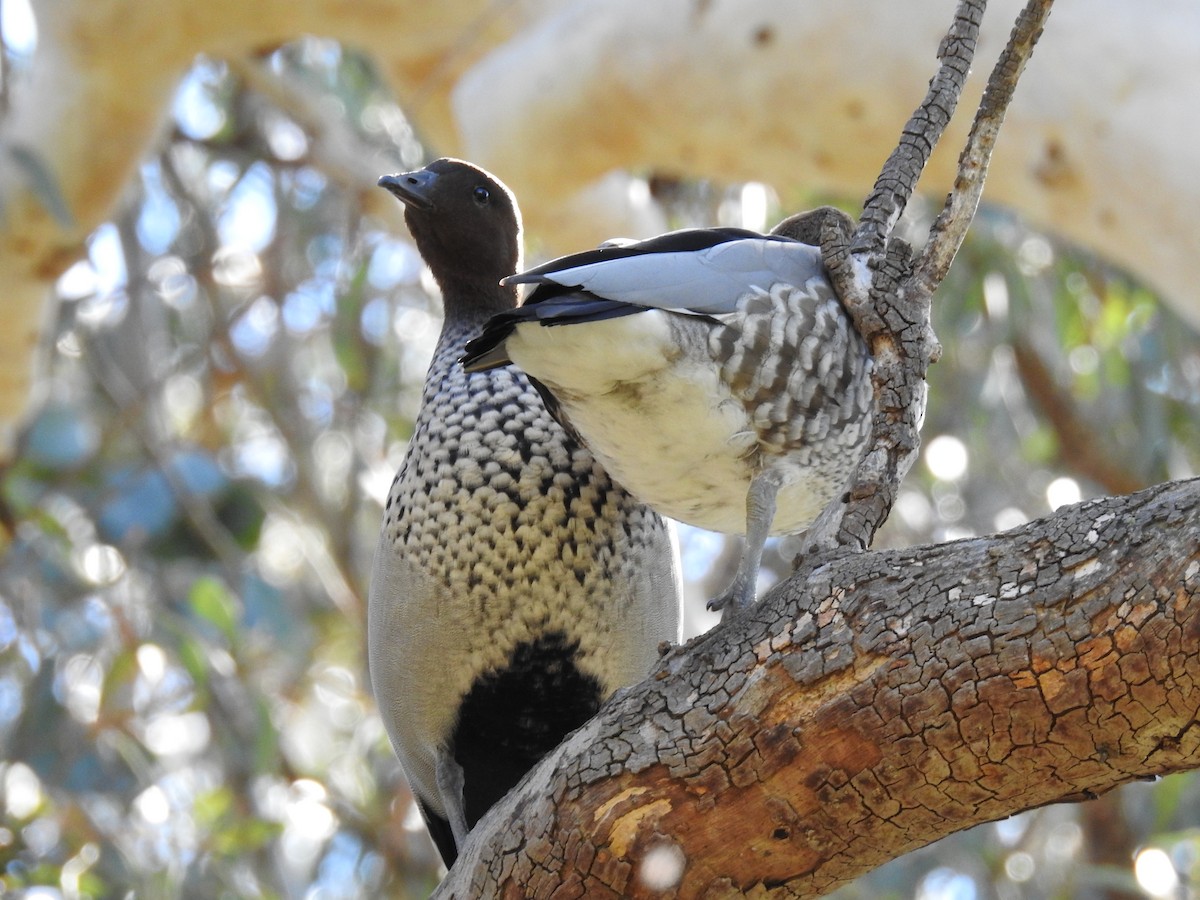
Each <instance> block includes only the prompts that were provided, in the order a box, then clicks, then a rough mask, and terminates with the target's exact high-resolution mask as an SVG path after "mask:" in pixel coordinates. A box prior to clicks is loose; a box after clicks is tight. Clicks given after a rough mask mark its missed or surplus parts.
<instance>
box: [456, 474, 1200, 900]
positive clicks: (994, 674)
mask: <svg viewBox="0 0 1200 900" xmlns="http://www.w3.org/2000/svg"><path fill="white" fill-rule="evenodd" d="M1198 599H1200V480H1192V481H1186V482H1176V483H1170V484H1165V485H1160V486H1158V487H1156V488H1152V489H1150V490H1147V491H1143V492H1141V493H1139V494H1134V495H1131V496H1128V497H1120V498H1108V499H1103V500H1096V501H1091V502H1088V503H1083V504H1079V505H1076V506H1073V507H1070V508H1066V509H1063V510H1060V511H1059V512H1058V513H1056V514H1054V515H1053V516H1050V517H1049V518H1046V519H1043V520H1040V521H1037V522H1033V523H1030V524H1028V525H1026V526H1024V527H1022V528H1020V529H1017V530H1014V531H1010V532H1005V533H1003V534H1000V535H996V536H993V537H987V538H978V539H974V540H969V541H958V542H955V543H950V544H942V545H938V546H932V547H918V548H911V549H907V550H890V551H886V552H873V553H865V554H857V555H854V556H847V557H843V558H842V559H840V560H837V561H835V562H833V563H831V564H830V565H828V566H826V567H825V568H824V569H822V570H821V571H820V572H819V573H817V574H816V575H814V576H813V577H811V578H810V579H809V580H808V581H807V582H803V583H802V582H799V581H797V580H795V579H793V580H791V581H789V582H787V583H785V584H784V585H781V586H780V588H779V589H777V590H776V591H774V592H772V594H771V595H769V596H768V598H766V599H765V600H764V601H763V602H762V603H760V604H759V606H758V607H756V608H755V609H754V611H753V612H752V613H751V614H750V615H748V616H747V617H746V618H745V619H740V620H737V621H736V622H735V623H734V625H733V627H732V628H731V629H720V630H719V631H718V632H716V633H710V634H708V635H706V636H703V637H701V638H698V639H696V640H694V641H692V642H691V643H690V644H689V645H687V646H686V647H683V648H680V649H678V650H676V651H673V652H672V653H671V654H670V655H669V656H668V657H667V658H666V659H664V660H663V661H662V663H661V664H660V666H659V668H658V670H657V671H656V672H655V673H654V674H653V675H652V676H651V677H650V679H648V680H647V681H645V682H643V683H642V684H640V685H638V686H636V687H634V688H632V689H630V690H628V691H625V692H622V693H620V694H618V695H617V696H616V697H615V698H614V699H613V700H612V701H611V702H610V703H609V704H608V705H607V706H606V707H605V708H604V709H603V710H602V711H601V713H600V714H599V715H598V716H597V717H596V718H595V719H593V720H592V721H591V722H589V723H588V724H587V725H586V726H584V727H583V728H582V729H581V730H580V731H578V732H576V733H575V734H574V735H572V736H571V737H570V738H569V739H568V740H567V741H566V743H564V744H563V745H562V746H561V747H560V748H559V749H558V750H557V751H556V752H555V753H554V754H552V755H551V756H550V757H549V758H548V759H546V760H544V761H543V763H542V764H541V765H539V766H538V768H536V769H535V770H534V771H533V773H531V775H530V777H528V778H527V779H526V780H525V782H524V783H523V784H522V785H521V786H520V787H519V788H518V789H517V790H516V791H514V792H513V793H512V794H511V795H509V797H507V798H506V799H505V800H504V801H502V802H501V803H500V804H498V805H497V806H496V807H495V808H494V809H493V810H492V811H491V813H489V815H488V816H487V818H485V819H484V820H483V821H482V822H481V823H480V825H479V826H478V827H477V828H476V830H475V831H474V832H473V835H472V838H471V840H470V841H469V842H468V844H467V847H466V848H465V851H464V853H463V856H462V857H461V859H460V861H459V864H458V865H456V866H455V868H454V870H453V871H452V872H451V873H450V876H449V877H448V878H447V880H446V881H445V882H444V883H443V885H442V887H441V889H440V890H439V892H438V894H437V896H439V897H443V898H447V897H458V898H466V897H478V896H489V897H490V896H502V897H513V896H519V897H552V896H553V897H555V898H558V897H583V896H587V897H618V896H622V897H642V896H646V897H649V896H658V895H659V894H658V893H657V892H656V891H654V890H651V889H650V886H649V885H650V883H652V881H653V879H655V878H662V879H665V881H658V882H653V883H658V884H660V888H659V890H663V889H674V890H675V891H677V893H676V894H674V896H679V897H709V896H727V895H730V894H734V893H737V892H745V893H751V894H752V895H754V896H779V897H809V896H816V895H818V894H821V893H824V892H827V891H829V890H832V889H833V888H835V887H837V886H838V885H840V884H843V883H845V882H847V881H849V880H850V879H852V878H854V877H856V876H858V875H861V874H863V873H864V872H867V871H869V870H870V869H872V868H874V867H875V866H877V865H879V864H881V863H883V862H885V861H886V860H888V859H891V858H894V857H896V856H898V855H900V854H901V853H904V852H907V851H909V850H913V849H915V848H917V847H920V846H923V845H925V844H928V843H930V842H932V841H935V840H937V839H938V838H941V837H944V836H945V835H947V834H950V833H952V832H955V831H959V830H961V829H963V828H967V827H969V826H971V825H975V824H978V823H981V822H988V821H992V820H995V819H998V818H1001V817H1003V816H1007V815H1011V814H1013V813H1015V812H1017V811H1019V810H1022V809H1028V808H1030V807H1035V806H1041V805H1044V804H1047V803H1053V802H1057V801H1063V800H1077V799H1083V798H1087V797H1092V796H1095V795H1097V794H1100V793H1103V792H1104V791H1107V790H1109V789H1111V788H1113V787H1115V786H1117V785H1118V784H1121V783H1124V782H1127V781H1131V780H1134V779H1140V778H1147V777H1152V776H1157V775H1164V774H1167V773H1170V772H1175V771H1179V770H1182V769H1189V768H1196V767H1200V724H1198V721H1197V709H1198V708H1200V662H1198V660H1200V603H1197V600H1198ZM664 873H665V874H664ZM671 875H673V876H674V878H673V879H672V878H670V877H668V876H671Z"/></svg>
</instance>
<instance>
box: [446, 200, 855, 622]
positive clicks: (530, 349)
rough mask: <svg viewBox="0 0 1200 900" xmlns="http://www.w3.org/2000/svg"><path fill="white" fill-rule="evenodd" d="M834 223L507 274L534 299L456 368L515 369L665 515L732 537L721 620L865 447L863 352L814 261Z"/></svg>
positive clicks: (812, 217) (500, 319)
mask: <svg viewBox="0 0 1200 900" xmlns="http://www.w3.org/2000/svg"><path fill="white" fill-rule="evenodd" d="M831 213H833V214H837V215H844V214H842V213H839V212H837V211H836V210H833V211H831V210H829V209H828V208H825V209H822V210H816V211H813V212H810V213H801V214H799V215H796V216H791V217H789V218H788V219H785V220H784V221H783V222H781V223H779V225H777V226H776V227H775V228H773V229H772V230H771V231H770V232H768V233H765V234H763V233H758V232H755V231H750V230H746V229H741V228H730V227H714V228H689V229H682V230H678V231H672V232H668V233H666V234H662V235H659V236H657V237H652V238H649V239H647V240H642V241H629V240H613V241H609V242H605V243H604V244H602V245H601V246H599V247H597V248H595V249H591V250H586V251H583V252H580V253H574V254H571V255H568V256H563V257H559V258H557V259H553V260H551V261H549V262H547V263H545V264H543V265H539V266H536V267H534V268H531V269H528V270H526V271H523V272H520V273H518V274H515V275H511V276H508V277H506V278H505V279H504V284H505V285H513V286H516V285H527V286H528V287H527V288H526V290H528V291H529V293H528V294H527V296H526V297H525V299H524V301H523V303H522V304H521V305H520V306H518V307H516V308H515V309H511V310H506V311H505V312H503V313H499V314H497V315H495V316H493V317H492V318H491V319H490V320H489V321H488V322H487V323H486V324H485V325H484V327H483V329H482V331H481V332H480V333H479V334H478V335H477V336H476V337H474V338H473V339H472V340H471V341H470V342H469V343H468V344H467V346H466V352H465V353H464V354H463V357H462V364H463V367H464V369H465V370H466V371H467V372H473V373H478V372H485V371H494V370H495V369H497V368H504V367H509V366H515V367H516V368H518V369H519V370H520V371H522V372H524V373H525V374H526V376H528V378H529V379H530V381H531V383H532V384H533V385H534V387H535V388H536V389H537V390H538V391H540V392H541V394H542V396H543V398H544V399H545V400H546V403H547V406H548V408H549V409H551V410H552V411H553V412H554V414H555V415H556V416H557V417H558V419H559V421H560V422H562V423H563V424H564V427H566V428H568V429H570V430H571V431H573V432H574V433H576V434H578V435H579V436H580V439H581V440H582V441H583V442H584V443H585V444H586V445H587V446H588V447H589V448H591V450H592V452H593V453H594V454H595V455H596V458H597V459H598V460H599V461H600V463H601V464H602V465H603V466H604V467H605V469H606V470H607V471H609V472H610V473H612V475H613V477H614V478H616V479H617V481H619V482H620V483H621V484H622V485H624V486H625V487H626V488H627V489H628V490H630V491H631V492H632V493H633V494H634V495H635V496H637V497H638V498H639V499H641V500H642V501H644V502H645V503H647V504H649V505H650V506H651V507H653V508H654V509H655V510H657V511H658V512H660V513H662V514H663V515H664V516H668V517H670V518H672V519H675V520H678V521H680V522H684V523H687V524H689V525H693V526H696V527H699V528H704V529H708V530H711V531H717V532H724V533H727V534H740V535H744V536H745V542H744V549H743V552H742V554H741V557H740V559H739V562H738V566H737V570H736V572H735V574H734V576H733V578H732V580H731V582H730V584H729V585H728V586H727V587H726V588H725V590H723V591H722V592H721V593H720V594H719V595H718V596H716V597H714V598H713V599H711V600H710V601H709V603H708V606H709V608H710V609H713V610H720V611H722V613H723V615H734V614H736V613H737V612H739V611H741V610H744V609H746V608H748V607H749V606H751V605H752V604H753V603H754V601H755V598H756V594H757V581H758V572H759V568H760V566H761V561H762V554H763V548H764V545H765V543H766V540H767V538H768V537H769V536H771V535H783V534H796V533H799V532H803V531H804V530H806V529H807V528H809V527H810V526H811V525H812V524H813V522H814V521H815V520H816V519H817V517H818V516H819V515H820V514H821V513H822V511H823V510H825V509H826V508H827V507H828V506H829V505H830V504H831V503H834V502H836V501H838V500H839V498H842V497H843V496H844V495H845V493H846V490H847V487H848V483H849V480H850V478H851V476H852V474H853V472H854V470H855V468H856V466H857V465H858V462H859V460H860V459H861V458H862V455H863V453H864V451H865V448H866V446H867V444H868V441H869V439H870V432H871V417H872V413H873V402H874V401H873V388H872V384H871V371H872V365H873V364H872V358H871V354H870V351H869V349H868V347H867V345H866V342H865V341H864V340H863V339H862V337H861V335H860V334H859V333H858V331H857V330H856V329H855V327H854V325H853V323H852V321H851V319H850V317H849V315H848V313H847V311H846V309H845V307H844V306H843V305H842V303H841V302H840V300H839V299H838V296H837V294H836V292H835V290H834V288H833V286H832V284H831V282H830V279H829V276H828V272H827V270H826V269H825V266H824V263H823V261H822V257H821V251H820V249H819V247H818V246H817V243H818V240H817V236H818V235H819V233H820V222H821V221H822V220H823V218H824V217H825V216H827V215H829V214H831Z"/></svg>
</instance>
